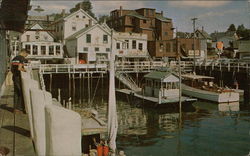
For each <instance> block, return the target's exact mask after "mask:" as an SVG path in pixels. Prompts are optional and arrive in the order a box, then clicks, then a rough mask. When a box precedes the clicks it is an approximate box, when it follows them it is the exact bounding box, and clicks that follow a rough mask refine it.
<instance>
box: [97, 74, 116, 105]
mask: <svg viewBox="0 0 250 156" xmlns="http://www.w3.org/2000/svg"><path fill="white" fill-rule="evenodd" d="M101 77H102V92H101V94H102V95H101V96H102V103H103V92H104V87H103V73H102V74H101ZM119 82H120V81H119Z"/></svg>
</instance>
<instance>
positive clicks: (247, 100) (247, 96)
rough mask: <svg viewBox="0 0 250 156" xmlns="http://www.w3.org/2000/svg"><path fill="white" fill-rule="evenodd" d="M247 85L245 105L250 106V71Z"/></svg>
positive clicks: (245, 88)
mask: <svg viewBox="0 0 250 156" xmlns="http://www.w3.org/2000/svg"><path fill="white" fill-rule="evenodd" d="M246 75H247V76H246V81H245V82H246V85H245V87H244V103H245V104H249V102H250V99H249V98H250V71H249V70H248V71H247V73H246Z"/></svg>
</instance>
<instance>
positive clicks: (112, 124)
mask: <svg viewBox="0 0 250 156" xmlns="http://www.w3.org/2000/svg"><path fill="white" fill-rule="evenodd" d="M110 49H111V53H110V59H109V60H110V61H109V100H108V138H109V147H110V148H111V150H112V152H113V153H112V155H115V152H116V136H117V129H118V123H117V113H116V96H115V54H114V51H113V29H112V30H111V48H110Z"/></svg>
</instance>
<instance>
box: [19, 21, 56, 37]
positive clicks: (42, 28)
mask: <svg viewBox="0 0 250 156" xmlns="http://www.w3.org/2000/svg"><path fill="white" fill-rule="evenodd" d="M35 25H39V26H40V27H41V30H46V28H45V27H44V26H42V25H41V24H40V23H33V24H32V25H30V26H29V27H27V28H26V30H25V31H24V32H23V34H24V33H25V32H26V31H29V29H32V28H33V27H34V26H35ZM45 32H47V33H48V34H49V35H50V36H51V37H52V38H55V36H54V35H53V34H52V33H51V32H49V31H45Z"/></svg>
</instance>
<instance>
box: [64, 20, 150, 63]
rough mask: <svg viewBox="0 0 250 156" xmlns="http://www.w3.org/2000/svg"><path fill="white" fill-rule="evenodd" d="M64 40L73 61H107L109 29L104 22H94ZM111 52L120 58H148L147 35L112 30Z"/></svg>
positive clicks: (109, 39)
mask: <svg viewBox="0 0 250 156" xmlns="http://www.w3.org/2000/svg"><path fill="white" fill-rule="evenodd" d="M65 42H66V47H67V51H68V54H69V55H70V57H72V58H75V63H101V62H102V63H103V62H107V61H108V60H109V57H110V52H111V29H110V28H109V27H108V26H107V25H105V24H102V25H100V24H95V25H93V26H89V27H86V28H84V29H82V30H80V31H78V32H76V33H75V34H73V35H71V36H69V37H68V38H66V41H65ZM113 52H114V53H115V54H116V56H118V58H121V59H120V60H131V59H133V60H137V61H139V60H141V59H143V60H145V59H148V58H149V54H148V51H147V35H146V34H138V33H121V32H113Z"/></svg>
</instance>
